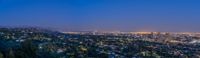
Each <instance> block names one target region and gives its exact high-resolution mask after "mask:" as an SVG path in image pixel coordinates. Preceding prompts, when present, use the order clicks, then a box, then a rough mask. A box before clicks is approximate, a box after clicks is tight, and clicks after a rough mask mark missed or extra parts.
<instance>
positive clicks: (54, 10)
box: [0, 0, 200, 32]
mask: <svg viewBox="0 0 200 58" xmlns="http://www.w3.org/2000/svg"><path fill="white" fill-rule="evenodd" d="M199 25H200V0H0V26H39V27H51V28H57V29H59V30H67V31H82V30H102V31H115V30H120V31H169V32H179V31H185V32H200V26H199Z"/></svg>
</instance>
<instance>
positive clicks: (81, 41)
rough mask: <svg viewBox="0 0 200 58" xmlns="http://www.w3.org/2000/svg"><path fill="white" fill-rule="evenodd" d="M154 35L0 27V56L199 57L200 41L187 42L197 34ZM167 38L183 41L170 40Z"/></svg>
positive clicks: (29, 57) (28, 57)
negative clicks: (89, 33) (78, 32)
mask: <svg viewBox="0 0 200 58" xmlns="http://www.w3.org/2000/svg"><path fill="white" fill-rule="evenodd" d="M153 36H158V37H156V39H158V40H155V39H154V38H153V37H152V34H145V35H140V36H139V37H138V36H133V35H132V36H123V35H122V36H115V35H88V34H64V33H60V32H56V31H50V30H45V29H40V28H0V58H200V44H199V43H189V41H192V40H191V39H199V38H198V37H190V36H187V35H183V36H179V37H172V36H171V37H170V36H169V35H153ZM168 38H172V39H173V40H176V41H182V42H175V43H174V42H173V43H172V42H170V41H169V39H168ZM150 39H151V40H150ZM160 39H163V40H160ZM172 39H171V40H172ZM181 39H184V40H181ZM187 41H188V43H187Z"/></svg>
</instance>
